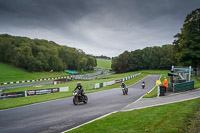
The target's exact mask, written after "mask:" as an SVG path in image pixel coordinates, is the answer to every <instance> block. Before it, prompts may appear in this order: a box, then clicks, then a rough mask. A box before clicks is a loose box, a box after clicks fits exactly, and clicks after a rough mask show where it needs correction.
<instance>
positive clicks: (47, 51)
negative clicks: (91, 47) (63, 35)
mask: <svg viewBox="0 0 200 133" xmlns="http://www.w3.org/2000/svg"><path fill="white" fill-rule="evenodd" d="M0 48H1V49H0V62H4V63H7V64H11V65H13V66H16V67H19V68H23V69H26V70H28V71H31V72H32V71H38V72H40V71H50V70H54V71H62V70H66V69H69V70H91V69H92V68H93V67H94V66H96V61H95V57H94V56H91V55H87V54H85V53H84V52H83V51H82V50H80V49H76V48H71V47H68V46H61V45H58V44H56V43H55V42H53V41H48V40H42V39H30V38H27V37H19V36H11V35H8V34H2V35H0Z"/></svg>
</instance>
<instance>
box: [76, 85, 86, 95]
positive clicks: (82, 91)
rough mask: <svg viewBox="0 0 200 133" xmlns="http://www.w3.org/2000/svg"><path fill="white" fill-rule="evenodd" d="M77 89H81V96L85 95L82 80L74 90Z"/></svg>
mask: <svg viewBox="0 0 200 133" xmlns="http://www.w3.org/2000/svg"><path fill="white" fill-rule="evenodd" d="M77 89H78V90H79V91H80V94H81V96H83V95H84V90H83V86H82V85H81V82H77V86H76V88H75V89H74V91H76V90H77Z"/></svg>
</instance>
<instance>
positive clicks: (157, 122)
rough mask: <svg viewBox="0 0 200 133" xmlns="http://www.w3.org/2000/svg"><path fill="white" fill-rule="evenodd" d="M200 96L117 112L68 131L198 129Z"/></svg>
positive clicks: (130, 132) (149, 132)
mask: <svg viewBox="0 0 200 133" xmlns="http://www.w3.org/2000/svg"><path fill="white" fill-rule="evenodd" d="M197 116H198V118H199V117H200V98H198V99H194V100H189V101H184V102H179V103H173V104H167V105H162V106H155V107H150V108H145V109H139V110H134V111H128V112H120V113H115V114H112V115H110V116H108V117H105V118H102V119H100V120H97V121H95V122H92V123H90V124H87V125H84V126H82V127H80V128H77V129H75V130H72V131H70V133H94V132H95V133H114V132H117V133H145V132H147V133H177V132H179V133H185V132H189V131H191V133H192V132H194V131H196V132H200V129H199V127H200V126H199V125H200V122H199V120H198V119H196V117H197Z"/></svg>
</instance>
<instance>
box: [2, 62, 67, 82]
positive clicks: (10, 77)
mask: <svg viewBox="0 0 200 133" xmlns="http://www.w3.org/2000/svg"><path fill="white" fill-rule="evenodd" d="M67 75H68V74H67V73H65V72H53V73H50V72H31V73H30V72H27V71H25V70H23V69H20V68H16V67H13V66H11V65H8V64H5V63H1V62H0V83H2V82H9V81H22V80H34V79H40V78H50V77H59V76H67Z"/></svg>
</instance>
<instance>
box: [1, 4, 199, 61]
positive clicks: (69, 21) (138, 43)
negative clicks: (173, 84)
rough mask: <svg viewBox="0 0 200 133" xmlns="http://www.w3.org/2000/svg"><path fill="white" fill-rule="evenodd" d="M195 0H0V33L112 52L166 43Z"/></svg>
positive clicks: (178, 29)
mask: <svg viewBox="0 0 200 133" xmlns="http://www.w3.org/2000/svg"><path fill="white" fill-rule="evenodd" d="M199 6H200V0H0V34H3V33H7V34H11V35H15V36H26V37H30V38H32V39H34V38H38V39H47V40H49V41H50V40H51V41H54V42H56V43H58V44H61V45H67V46H70V47H75V48H78V49H82V50H83V51H84V52H86V53H87V54H92V55H106V56H110V57H113V56H117V55H119V54H121V53H122V52H123V51H125V50H128V51H132V50H135V49H142V48H145V47H149V46H161V45H163V44H171V43H172V42H173V40H174V38H173V36H174V35H175V34H176V33H178V32H180V28H181V27H182V25H183V22H184V19H185V17H186V15H187V14H189V13H190V12H191V11H192V10H195V9H196V8H199Z"/></svg>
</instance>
